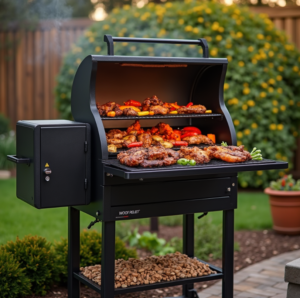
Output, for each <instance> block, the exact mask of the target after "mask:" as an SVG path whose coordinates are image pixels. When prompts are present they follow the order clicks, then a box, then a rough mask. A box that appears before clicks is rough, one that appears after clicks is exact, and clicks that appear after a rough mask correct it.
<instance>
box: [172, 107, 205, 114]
mask: <svg viewBox="0 0 300 298" xmlns="http://www.w3.org/2000/svg"><path fill="white" fill-rule="evenodd" d="M177 111H178V114H204V113H205V111H206V107H205V106H202V105H195V106H190V107H188V108H187V107H181V108H179V109H178V110H177Z"/></svg>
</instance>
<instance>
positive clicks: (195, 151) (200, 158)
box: [179, 147, 211, 164]
mask: <svg viewBox="0 0 300 298" xmlns="http://www.w3.org/2000/svg"><path fill="white" fill-rule="evenodd" d="M179 156H180V158H186V159H189V160H191V159H194V160H195V161H196V163H197V164H204V163H208V162H210V159H211V158H210V152H208V151H204V150H202V149H199V148H198V147H192V148H188V147H180V150H179Z"/></svg>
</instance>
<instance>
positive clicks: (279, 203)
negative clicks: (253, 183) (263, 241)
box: [265, 187, 300, 235]
mask: <svg viewBox="0 0 300 298" xmlns="http://www.w3.org/2000/svg"><path fill="white" fill-rule="evenodd" d="M265 193H266V194H268V195H269V198H270V206H271V213H272V218H273V229H274V230H275V231H276V232H278V233H281V234H287V235H296V234H300V191H281V190H273V189H271V188H269V187H268V188H266V189H265Z"/></svg>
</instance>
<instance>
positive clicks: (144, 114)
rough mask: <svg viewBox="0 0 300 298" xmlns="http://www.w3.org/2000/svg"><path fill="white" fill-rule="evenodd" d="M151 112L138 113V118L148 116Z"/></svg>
mask: <svg viewBox="0 0 300 298" xmlns="http://www.w3.org/2000/svg"><path fill="white" fill-rule="evenodd" d="M148 115H149V111H143V112H138V116H148Z"/></svg>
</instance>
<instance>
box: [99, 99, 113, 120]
mask: <svg viewBox="0 0 300 298" xmlns="http://www.w3.org/2000/svg"><path fill="white" fill-rule="evenodd" d="M115 106H116V103H115V102H113V101H110V102H107V103H106V104H104V105H99V104H97V109H98V111H99V114H100V116H106V114H107V113H108V112H110V111H113V110H114V108H115Z"/></svg>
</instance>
